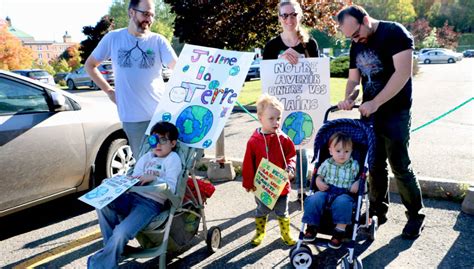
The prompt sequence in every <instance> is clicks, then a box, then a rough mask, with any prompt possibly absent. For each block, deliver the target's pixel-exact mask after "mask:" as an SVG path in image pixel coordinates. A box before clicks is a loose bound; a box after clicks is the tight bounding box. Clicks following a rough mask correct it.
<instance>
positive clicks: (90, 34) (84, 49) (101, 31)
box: [79, 15, 114, 64]
mask: <svg viewBox="0 0 474 269" xmlns="http://www.w3.org/2000/svg"><path fill="white" fill-rule="evenodd" d="M112 29H114V20H113V18H111V17H110V16H108V15H106V16H103V17H102V18H101V19H100V21H99V22H97V24H96V25H95V27H94V26H85V27H84V28H83V30H82V32H83V33H84V35H85V36H87V38H86V39H85V40H83V41H81V47H80V49H79V50H80V51H81V55H80V56H81V63H82V64H84V62H85V61H86V59H87V58H88V57H89V55H91V53H92V51H93V50H94V49H95V47H97V44H99V41H100V40H101V39H102V37H103V36H104V35H105V34H106V33H108V32H109V31H110V30H112Z"/></svg>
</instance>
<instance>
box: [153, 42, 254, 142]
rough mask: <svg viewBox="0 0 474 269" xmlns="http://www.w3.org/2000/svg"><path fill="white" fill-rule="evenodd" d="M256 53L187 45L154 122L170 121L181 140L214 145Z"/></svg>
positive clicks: (154, 116) (180, 56) (167, 85)
mask: <svg viewBox="0 0 474 269" xmlns="http://www.w3.org/2000/svg"><path fill="white" fill-rule="evenodd" d="M253 57H254V53H253V52H239V51H229V50H221V49H215V48H208V47H202V46H194V45H188V44H186V45H185V46H184V48H183V51H182V52H181V54H180V55H179V59H178V61H177V63H176V66H175V68H174V69H173V74H172V75H171V78H170V80H169V81H168V83H167V84H166V89H165V92H164V93H163V96H162V98H161V100H160V104H159V105H158V107H157V108H156V111H155V114H154V115H153V118H152V120H151V123H150V125H149V127H148V130H147V134H149V133H150V129H151V127H152V126H153V124H154V123H156V122H158V121H168V122H171V123H173V124H175V125H176V127H177V128H178V130H179V140H180V141H181V142H182V143H184V144H186V145H188V146H190V147H194V148H210V147H213V146H214V145H215V144H216V142H217V139H218V138H219V135H220V134H221V132H222V129H223V128H224V125H225V123H226V121H227V119H228V118H229V115H230V113H231V111H232V109H233V108H234V103H235V101H237V97H238V95H239V93H240V90H241V89H242V86H243V84H244V81H245V77H246V76H247V73H248V70H249V68H250V64H251V63H252V60H253Z"/></svg>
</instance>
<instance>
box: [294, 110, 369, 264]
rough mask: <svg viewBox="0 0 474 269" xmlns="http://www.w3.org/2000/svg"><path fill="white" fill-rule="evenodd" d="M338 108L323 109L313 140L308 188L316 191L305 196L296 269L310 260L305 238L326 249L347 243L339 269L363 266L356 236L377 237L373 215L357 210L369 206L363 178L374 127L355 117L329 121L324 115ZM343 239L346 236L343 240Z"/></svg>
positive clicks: (365, 173)
mask: <svg viewBox="0 0 474 269" xmlns="http://www.w3.org/2000/svg"><path fill="white" fill-rule="evenodd" d="M337 110H338V108H337V106H333V107H331V108H329V109H328V110H327V111H326V114H325V116H324V124H323V126H322V127H321V128H320V129H319V131H318V133H317V135H316V139H315V141H314V159H313V162H315V165H314V171H313V176H312V179H311V186H310V188H311V192H314V191H317V190H319V192H316V193H312V194H311V195H310V196H308V198H306V200H305V202H304V203H305V204H304V215H303V219H302V224H301V228H300V233H299V236H298V242H297V244H296V246H295V247H294V248H292V249H291V250H290V259H291V263H292V264H293V265H294V266H295V267H297V268H305V267H306V268H307V267H311V265H312V263H313V255H312V253H311V248H310V247H309V246H307V245H305V243H309V242H312V244H315V245H317V246H320V247H326V246H329V247H330V248H340V247H341V246H342V245H346V246H347V254H346V255H344V257H343V258H342V259H341V266H342V268H355V267H356V266H357V268H362V261H361V260H360V258H359V257H357V256H355V252H354V247H355V245H356V237H357V236H358V235H359V234H360V232H362V234H366V235H368V236H369V237H368V239H370V240H374V239H375V237H376V232H377V228H378V219H377V216H372V217H370V216H369V214H364V215H363V214H362V212H369V209H370V202H369V197H368V192H367V180H366V178H367V171H368V168H369V167H371V166H372V164H373V163H374V155H375V154H374V145H375V143H374V141H375V140H374V134H373V130H372V127H371V126H370V124H367V123H366V122H363V121H362V120H359V119H350V118H339V119H334V120H330V121H329V120H328V115H329V113H330V112H336V111H337ZM340 155H342V156H340ZM324 163H327V164H324ZM329 164H332V165H329ZM340 164H342V165H340ZM342 167H344V168H345V169H343V168H342ZM359 167H360V168H359ZM362 216H364V217H362ZM305 227H306V230H305ZM343 230H345V232H343ZM317 234H323V235H332V238H331V240H327V239H325V238H322V237H316V235H317ZM349 235H352V236H349ZM348 237H350V238H349V239H350V240H349V241H348V242H346V239H347V238H348ZM343 239H344V240H343Z"/></svg>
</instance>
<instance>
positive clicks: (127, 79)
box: [85, 0, 177, 158]
mask: <svg viewBox="0 0 474 269" xmlns="http://www.w3.org/2000/svg"><path fill="white" fill-rule="evenodd" d="M128 17H129V19H130V20H129V24H128V27H127V28H122V29H117V30H114V31H111V32H109V33H107V34H106V35H105V36H104V37H103V38H102V40H101V41H100V42H99V44H98V45H97V47H96V48H95V50H94V51H93V52H92V54H91V55H90V56H89V58H88V59H87V61H86V63H85V69H86V70H87V73H89V75H90V77H91V78H92V80H93V81H94V83H95V84H96V85H97V86H98V87H99V88H101V89H102V90H103V91H104V92H105V93H106V94H107V96H108V97H109V99H110V100H111V101H112V102H114V103H115V104H116V105H117V109H118V113H119V117H120V120H121V121H122V125H123V129H124V131H125V133H126V134H127V138H128V142H129V144H130V147H131V148H132V152H133V156H134V157H135V158H136V157H137V154H138V153H139V152H140V147H141V145H142V144H143V142H144V141H143V139H144V134H145V131H146V129H147V127H148V124H149V123H150V120H151V118H152V116H153V113H154V112H155V109H156V107H157V106H158V104H159V102H160V99H161V95H162V94H163V91H164V89H165V84H164V82H163V78H162V75H161V74H162V72H161V71H162V66H163V65H165V66H168V68H171V69H173V68H174V66H175V64H176V60H177V56H176V53H175V52H174V50H173V48H172V47H171V45H170V43H169V42H168V40H166V38H165V37H163V36H162V35H160V34H156V33H153V32H151V31H150V27H151V25H152V24H153V22H154V21H155V3H154V1H153V0H131V1H130V4H129V7H128ZM108 59H111V60H112V67H113V70H114V73H115V89H113V88H112V87H111V85H110V84H109V83H107V81H105V80H104V78H103V77H102V75H101V74H100V72H99V70H98V69H97V66H99V64H100V63H101V62H102V61H105V60H108Z"/></svg>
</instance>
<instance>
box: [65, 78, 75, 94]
mask: <svg viewBox="0 0 474 269" xmlns="http://www.w3.org/2000/svg"><path fill="white" fill-rule="evenodd" d="M67 88H68V90H70V91H72V90H74V89H76V85H74V81H72V79H70V80H68V81H67Z"/></svg>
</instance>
